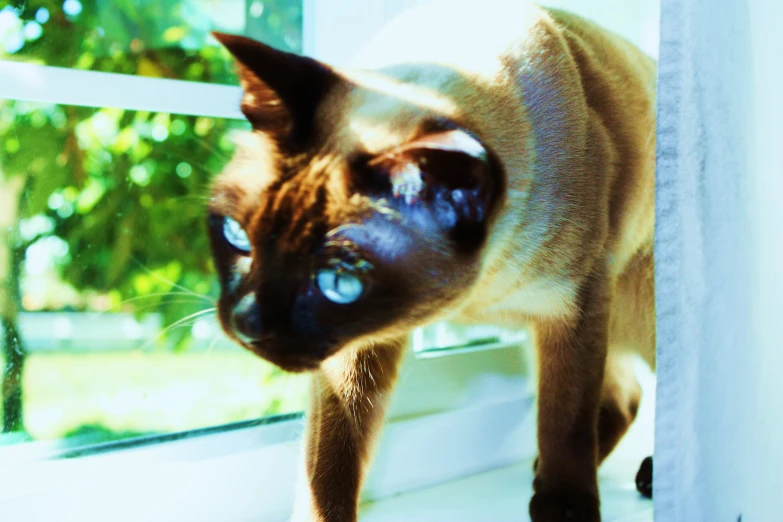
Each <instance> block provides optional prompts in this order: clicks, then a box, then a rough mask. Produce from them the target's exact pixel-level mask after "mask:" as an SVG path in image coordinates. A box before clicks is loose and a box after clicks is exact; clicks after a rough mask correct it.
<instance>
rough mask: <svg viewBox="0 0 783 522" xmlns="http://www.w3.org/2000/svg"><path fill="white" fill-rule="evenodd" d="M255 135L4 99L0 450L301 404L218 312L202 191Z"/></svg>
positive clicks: (214, 122) (200, 423) (206, 121)
mask: <svg viewBox="0 0 783 522" xmlns="http://www.w3.org/2000/svg"><path fill="white" fill-rule="evenodd" d="M246 128H247V125H246V123H245V122H243V121H239V120H221V119H215V118H207V117H195V116H182V115H174V114H163V113H146V112H138V111H127V110H122V109H105V108H103V109H96V108H86V107H72V106H61V105H52V104H40V103H28V102H20V101H8V100H0V136H2V137H3V139H2V140H0V174H1V175H0V184H2V186H1V187H0V193H2V194H3V196H2V197H3V201H2V203H0V221H1V223H0V229H2V230H3V237H2V239H3V241H2V242H0V272H1V273H0V281H4V284H3V287H2V289H1V290H0V299H1V300H2V302H0V311H2V324H3V332H2V335H3V343H2V344H3V348H4V349H3V354H2V361H1V362H2V368H3V371H4V376H3V378H4V397H3V407H2V414H3V421H4V428H5V429H4V431H5V432H6V434H7V435H6V436H0V442H2V441H5V442H15V441H18V440H20V438H21V439H22V440H23V439H25V438H32V439H37V440H40V439H55V438H63V437H66V438H69V440H72V441H76V443H79V444H83V443H84V442H85V441H89V442H98V441H106V440H111V439H117V438H123V437H127V436H132V435H140V434H150V433H161V432H170V431H182V430H189V429H194V428H200V427H205V426H212V425H218V424H225V423H229V422H234V421H241V420H247V419H255V418H258V417H262V416H268V415H276V414H282V413H289V412H295V411H300V410H301V409H302V408H303V405H304V386H305V382H304V381H303V380H302V378H301V377H295V376H289V375H287V374H283V373H282V372H281V371H280V370H278V369H277V368H276V367H273V366H272V365H270V364H268V363H266V362H264V361H262V360H261V359H259V358H257V357H255V356H253V355H252V354H250V353H249V352H246V351H244V350H243V349H241V348H239V347H238V346H236V345H235V344H233V343H232V342H230V341H229V340H228V339H226V338H225V337H223V336H222V334H221V333H220V329H219V327H218V324H217V320H216V318H215V315H214V309H213V307H214V298H215V296H216V295H217V292H218V289H217V283H216V280H215V277H214V271H213V269H212V267H211V261H210V255H209V249H208V243H207V238H206V227H205V217H204V203H205V197H206V194H207V188H208V183H209V179H210V178H211V176H212V175H213V174H214V173H216V172H218V171H219V170H220V169H221V167H222V166H223V165H224V164H225V162H226V161H227V160H228V159H229V157H230V154H231V152H232V149H233V144H234V141H235V133H236V132H238V131H242V130H244V129H246ZM74 437H75V438H74Z"/></svg>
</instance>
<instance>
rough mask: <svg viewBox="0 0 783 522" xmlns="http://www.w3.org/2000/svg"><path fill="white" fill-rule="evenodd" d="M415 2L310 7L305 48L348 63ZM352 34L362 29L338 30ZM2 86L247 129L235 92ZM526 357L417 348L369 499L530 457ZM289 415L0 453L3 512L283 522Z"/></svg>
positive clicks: (14, 82) (37, 96) (289, 463)
mask: <svg viewBox="0 0 783 522" xmlns="http://www.w3.org/2000/svg"><path fill="white" fill-rule="evenodd" d="M417 3H421V0H385V1H383V2H366V0H339V1H338V0H318V2H317V4H316V0H303V51H304V53H305V54H307V55H310V56H314V57H316V58H319V59H323V60H326V61H329V62H331V63H335V64H340V63H344V62H345V61H346V60H347V59H348V58H349V57H350V54H351V53H352V52H353V51H355V49H356V48H357V47H358V46H359V45H360V44H361V42H362V41H364V39H366V38H368V37H369V36H371V35H372V34H373V33H374V32H375V31H376V30H377V29H378V28H379V27H380V26H381V25H383V23H384V22H386V21H387V20H388V19H389V18H391V17H392V16H394V15H395V14H396V13H398V12H399V11H401V10H403V9H406V8H409V7H412V6H413V5H415V4H417ZM346 26H351V27H361V31H356V32H354V31H345V30H341V28H344V27H346ZM0 77H2V78H3V80H4V81H3V82H2V83H0V99H15V100H24V101H35V102H48V103H57V104H67V105H80V106H90V107H116V108H122V109H126V110H145V111H153V112H165V113H172V114H184V115H198V116H206V117H217V118H232V119H242V118H243V117H242V115H241V113H240V111H239V99H240V96H241V92H240V89H239V88H238V87H236V86H228V85H219V84H206V83H196V82H190V81H185V80H169V79H158V78H147V77H139V76H130V75H122V74H115V73H104V72H96V71H83V70H76V69H67V68H61V67H53V66H43V65H34V64H25V63H18V62H9V61H3V60H0ZM55 86H56V88H55ZM85 86H87V87H85ZM528 360H529V359H528V357H527V356H526V353H525V351H524V350H523V349H521V347H520V345H519V344H518V343H493V344H487V345H479V346H472V347H469V348H463V349H456V350H435V351H432V352H426V351H425V352H421V353H419V354H414V353H413V352H412V350H409V353H408V355H407V358H406V360H405V362H404V364H403V368H402V371H401V378H400V383H399V385H398V387H397V390H396V392H395V397H394V399H393V403H392V406H391V408H390V414H389V420H388V422H387V425H386V428H385V430H384V434H383V435H382V439H381V442H380V445H379V450H378V452H377V454H376V457H375V459H374V462H375V463H374V466H373V471H371V474H370V477H369V478H368V482H367V484H366V487H365V489H364V494H363V498H364V499H365V500H374V499H380V498H384V497H388V496H390V495H394V494H398V493H400V492H403V491H409V490H412V489H417V488H420V487H423V486H427V485H433V484H438V483H443V482H446V481H449V480H454V479H457V478H461V477H465V476H468V475H471V474H474V473H477V472H481V471H485V470H489V469H493V468H496V467H501V466H504V465H509V464H512V463H515V462H518V461H520V460H521V459H524V458H532V456H533V454H534V451H535V420H534V419H535V416H534V415H533V411H534V408H533V393H532V388H531V386H530V381H529V379H528V375H529V374H530V372H529V363H528ZM288 417H289V418H286V419H284V420H277V421H276V422H263V421H262V420H259V421H247V422H243V423H236V424H231V425H226V426H215V427H210V428H205V429H203V430H195V431H193V432H187V433H180V434H166V435H161V436H152V437H148V438H145V439H144V440H134V439H130V440H127V441H119V442H115V443H106V444H101V445H97V446H91V447H85V448H78V449H76V450H74V449H71V450H67V451H66V450H64V449H63V447H62V444H61V443H60V442H58V441H55V442H41V443H25V444H19V445H11V446H8V447H6V448H0V504H1V505H2V506H3V508H2V511H3V514H4V515H5V516H7V517H8V518H9V519H10V520H17V519H18V520H22V519H24V520H39V519H40V520H44V519H48V518H49V517H50V516H51V513H53V512H56V513H59V514H61V515H62V516H60V519H61V520H69V519H71V518H72V519H74V520H76V519H78V520H105V519H112V520H126V519H127V520H216V519H220V520H247V519H258V520H287V517H288V516H289V514H290V510H291V507H292V501H293V495H294V482H295V481H296V477H297V476H298V471H299V470H300V468H301V463H302V460H303V459H302V458H301V444H300V438H301V433H302V430H303V420H302V418H300V417H297V416H288ZM76 455H84V456H79V457H78V458H74V457H75V456H76ZM410 462H417V463H421V464H422V465H417V466H409V465H406V463H410ZM139 499H143V500H142V501H141V502H140V501H139ZM210 514H212V516H210ZM58 516H59V515H58ZM215 516H217V517H218V518H214V517H215Z"/></svg>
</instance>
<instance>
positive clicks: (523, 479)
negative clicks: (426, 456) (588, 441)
mask: <svg viewBox="0 0 783 522" xmlns="http://www.w3.org/2000/svg"><path fill="white" fill-rule="evenodd" d="M627 471H628V472H629V473H630V474H624V475H623V476H610V477H602V480H601V506H602V509H601V511H602V519H603V522H652V521H653V516H652V513H653V506H652V501H651V500H646V499H644V498H642V497H641V496H640V495H638V494H637V493H636V489H635V488H634V484H633V476H634V475H635V473H636V470H632V469H630V468H629V469H628V470H627ZM625 475H627V476H625ZM628 477H630V479H631V480H627V479H628ZM532 481H533V472H532V461H526V462H523V463H519V464H515V465H513V466H509V467H506V468H502V469H497V470H492V471H488V472H485V473H481V474H478V475H474V476H471V477H467V478H464V479H460V480H455V481H452V482H448V483H446V484H441V485H439V486H433V487H430V488H425V489H422V490H419V491H414V492H410V493H407V494H403V495H399V496H396V497H391V498H387V499H384V500H380V501H378V502H374V503H371V504H369V505H367V506H365V507H364V508H363V509H362V512H361V516H360V521H361V522H399V521H400V520H404V521H405V522H485V521H486V522H489V521H491V522H528V521H529V520H530V518H529V517H528V514H527V504H528V501H529V499H530V496H531V495H532V487H531V484H532Z"/></svg>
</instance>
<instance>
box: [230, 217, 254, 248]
mask: <svg viewBox="0 0 783 522" xmlns="http://www.w3.org/2000/svg"><path fill="white" fill-rule="evenodd" d="M223 237H225V238H226V241H228V242H229V244H230V245H231V246H233V247H234V248H236V249H237V250H239V251H241V252H244V253H246V254H249V253H250V251H251V250H252V246H251V245H250V238H249V237H247V232H245V229H244V228H242V225H240V224H239V223H238V222H237V221H236V220H234V219H231V218H230V217H226V218H223Z"/></svg>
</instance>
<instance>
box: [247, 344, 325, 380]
mask: <svg viewBox="0 0 783 522" xmlns="http://www.w3.org/2000/svg"><path fill="white" fill-rule="evenodd" d="M242 345H243V346H244V347H245V348H246V349H248V350H249V351H251V352H253V354H254V355H256V356H258V357H260V358H261V359H263V360H265V361H267V362H270V363H272V364H274V365H275V366H277V367H278V368H280V369H281V370H283V371H284V372H288V373H307V372H313V371H316V370H318V369H319V368H320V367H321V362H322V361H321V360H318V359H316V358H312V357H303V356H273V355H271V354H269V353H266V352H262V351H261V350H259V349H258V347H256V346H254V345H253V344H252V343H242Z"/></svg>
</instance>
